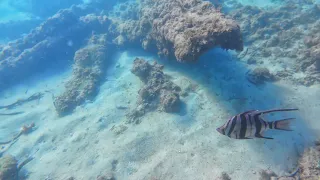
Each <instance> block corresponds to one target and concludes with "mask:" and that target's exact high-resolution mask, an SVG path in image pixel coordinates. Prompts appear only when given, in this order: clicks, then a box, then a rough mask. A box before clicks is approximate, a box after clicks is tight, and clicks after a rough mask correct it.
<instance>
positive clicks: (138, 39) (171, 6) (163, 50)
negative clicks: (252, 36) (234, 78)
mask: <svg viewBox="0 0 320 180" xmlns="http://www.w3.org/2000/svg"><path fill="white" fill-rule="evenodd" d="M127 7H129V8H130V9H127V11H132V8H133V11H138V12H136V14H138V15H135V16H133V17H131V18H130V17H127V18H129V19H127V18H126V19H121V20H117V21H114V26H115V28H113V29H115V31H114V32H115V34H117V33H118V36H117V37H116V38H115V41H114V42H115V43H117V42H119V43H118V45H123V44H125V45H127V43H124V42H128V43H132V42H135V43H136V44H141V45H142V47H143V48H144V49H146V50H154V51H157V52H158V54H159V55H160V56H165V57H167V56H175V57H176V59H177V60H178V61H197V60H198V57H199V56H200V55H201V54H202V53H203V52H205V51H207V50H209V49H210V48H212V47H215V46H220V47H222V48H223V49H232V50H239V51H241V50H242V49H243V41H242V35H241V33H240V27H239V26H238V24H237V23H236V22H235V21H233V20H231V19H229V18H226V17H224V15H223V14H222V13H221V12H220V11H219V10H217V9H215V7H214V6H213V5H212V3H210V2H208V1H202V0H188V1H179V0H158V1H154V0H144V1H140V4H139V3H138V4H137V5H136V6H135V7H132V6H127ZM136 7H139V8H136ZM133 14H135V13H133ZM137 17H139V18H138V19H137ZM120 39H121V41H120Z"/></svg>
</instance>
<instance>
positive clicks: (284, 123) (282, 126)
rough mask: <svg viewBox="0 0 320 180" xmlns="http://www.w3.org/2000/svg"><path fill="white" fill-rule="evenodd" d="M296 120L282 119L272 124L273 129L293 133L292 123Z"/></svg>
mask: <svg viewBox="0 0 320 180" xmlns="http://www.w3.org/2000/svg"><path fill="white" fill-rule="evenodd" d="M293 119H295V118H287V119H281V120H277V121H273V122H272V129H278V130H284V131H292V129H291V128H290V122H291V120H293Z"/></svg>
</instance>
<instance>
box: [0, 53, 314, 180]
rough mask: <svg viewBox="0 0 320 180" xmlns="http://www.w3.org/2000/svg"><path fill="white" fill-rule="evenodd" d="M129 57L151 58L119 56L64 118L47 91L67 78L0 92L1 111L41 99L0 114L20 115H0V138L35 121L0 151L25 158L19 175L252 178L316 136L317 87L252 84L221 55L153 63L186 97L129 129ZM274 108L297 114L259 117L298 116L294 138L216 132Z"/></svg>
mask: <svg viewBox="0 0 320 180" xmlns="http://www.w3.org/2000/svg"><path fill="white" fill-rule="evenodd" d="M136 57H142V58H145V59H147V60H150V61H151V60H153V59H158V58H156V57H152V56H151V55H150V54H145V53H144V52H135V51H133V50H129V51H124V52H119V53H118V55H117V56H116V57H115V59H114V60H115V61H116V63H115V64H114V66H113V67H110V68H109V69H108V70H107V72H108V75H107V77H106V81H105V82H104V83H103V85H102V86H101V88H100V92H99V94H98V96H97V97H96V99H95V100H94V101H92V102H87V103H86V104H84V105H83V106H80V107H78V108H77V109H76V110H75V112H74V113H72V114H71V115H68V116H65V117H63V118H59V117H58V116H57V114H56V112H55V109H54V105H53V101H52V93H53V94H59V93H60V92H62V91H63V88H64V82H66V80H67V79H68V78H69V77H70V74H71V72H65V73H59V74H56V75H54V76H52V75H50V76H47V77H46V76H41V77H43V78H42V79H40V78H34V79H33V80H30V81H29V82H25V83H24V84H21V85H19V86H17V87H13V88H12V89H9V90H6V91H5V92H4V93H3V94H1V96H0V102H1V104H0V105H5V104H10V103H12V102H15V101H16V100H18V99H19V98H25V97H28V96H30V95H32V94H33V93H38V92H42V93H45V95H44V97H43V98H41V99H40V100H39V101H32V102H29V103H26V104H23V105H21V106H18V107H16V108H15V109H12V110H1V111H0V113H3V112H16V111H23V112H24V113H23V114H19V115H15V116H1V121H0V129H1V131H0V138H1V141H2V140H6V139H8V138H10V137H12V136H13V135H14V134H15V133H18V132H19V129H20V127H21V126H23V125H24V124H30V123H32V122H34V123H35V125H36V128H35V129H34V131H32V132H31V133H29V134H27V135H23V136H21V137H20V138H19V139H18V141H17V142H16V143H15V144H14V145H13V146H12V147H11V148H10V149H9V150H8V151H7V152H6V154H11V155H13V156H15V157H16V158H17V159H18V160H22V159H25V158H26V157H28V156H33V157H34V159H33V160H32V161H31V162H29V163H28V164H27V165H26V166H24V168H23V169H22V171H21V172H20V174H21V175H22V176H25V177H26V179H30V180H31V179H47V180H49V179H54V180H56V179H57V180H60V179H61V180H65V179H68V178H70V177H74V178H75V179H76V180H90V179H96V177H97V176H98V175H108V174H109V175H110V174H113V175H114V176H115V177H116V178H117V179H120V180H121V179H128V180H130V179H132V180H133V179H135V180H136V179H141V180H144V179H145V180H147V179H148V180H149V179H172V180H181V179H184V180H188V179H190V180H198V179H199V180H200V179H201V180H204V179H217V178H218V177H219V176H220V175H221V173H222V172H226V173H227V174H229V176H230V177H231V178H232V179H239V180H241V179H248V178H249V179H258V178H259V171H260V170H262V169H270V170H272V171H275V172H276V173H278V174H279V175H281V174H285V173H287V172H288V171H291V170H292V169H294V168H295V167H296V162H297V157H298V155H299V154H301V153H302V152H303V150H304V148H306V147H307V146H308V145H309V143H310V142H311V141H312V140H314V138H316V137H317V136H318V135H319V134H315V132H317V131H318V132H319V129H320V123H319V118H318V117H319V115H320V112H319V111H317V109H319V106H320V102H319V101H318V95H319V92H320V86H319V85H315V86H312V87H308V88H307V87H302V86H297V85H292V84H289V83H288V82H282V81H280V82H277V83H267V84H265V85H262V86H259V87H256V86H255V85H253V84H250V83H249V82H248V81H247V80H246V79H245V72H246V71H247V68H248V67H246V64H244V63H242V62H241V61H238V60H235V59H233V58H232V56H230V55H228V54H226V53H224V52H222V51H220V50H213V51H211V52H209V53H207V54H205V55H204V56H203V57H201V59H200V62H199V63H197V64H194V65H187V64H179V63H176V62H174V61H168V60H159V59H158V63H160V64H164V65H165V69H164V72H165V73H166V74H168V75H170V77H171V78H172V81H173V82H174V83H176V84H177V85H179V86H180V87H181V88H182V89H189V93H188V94H189V95H188V96H186V97H182V101H183V104H184V105H183V107H182V110H181V112H180V113H177V114H168V113H164V112H160V111H153V112H149V113H147V114H146V115H144V116H143V118H142V121H141V123H140V124H128V123H126V116H125V115H126V113H127V112H128V111H130V109H133V108H134V107H135V105H136V104H135V103H136V101H137V97H138V90H139V89H140V88H141V86H142V82H141V81H140V80H139V78H138V77H136V76H135V75H133V74H132V73H131V72H130V68H131V67H132V64H133V60H134V59H135V58H136ZM190 89H191V90H190ZM119 107H122V108H119ZM283 107H292V108H295V107H298V108H299V109H300V110H299V111H298V112H288V113H279V114H278V113H277V114H274V115H272V116H270V117H267V119H269V120H275V119H281V118H283V116H285V117H296V118H297V120H296V121H295V122H294V124H293V125H294V131H293V132H282V131H269V132H268V133H267V134H266V136H271V137H274V138H275V139H274V140H264V139H254V140H234V139H229V138H228V137H225V136H222V135H220V134H219V133H218V132H217V131H216V130H215V129H216V128H217V127H219V126H220V125H222V124H223V123H224V122H225V121H226V120H227V119H228V118H229V117H230V116H232V115H234V114H235V113H239V112H241V111H245V110H249V109H271V108H283Z"/></svg>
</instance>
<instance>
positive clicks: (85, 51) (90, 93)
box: [54, 38, 108, 115]
mask: <svg viewBox="0 0 320 180" xmlns="http://www.w3.org/2000/svg"><path fill="white" fill-rule="evenodd" d="M93 39H94V38H93ZM107 62H108V52H107V48H106V46H104V45H101V44H89V45H87V46H86V47H84V48H81V49H80V50H78V51H77V52H76V53H75V56H74V64H73V75H72V77H71V79H70V80H69V81H68V82H67V83H66V90H65V92H64V93H63V94H61V95H60V96H58V97H56V98H55V100H54V105H55V108H56V110H57V112H58V114H59V115H65V114H68V113H70V112H72V111H73V110H74V108H76V107H77V106H78V105H81V104H82V103H83V102H85V101H86V100H90V99H92V98H94V97H95V95H96V93H97V92H98V89H99V85H100V82H101V80H102V79H103V76H104V74H105V70H104V68H105V65H106V63H107Z"/></svg>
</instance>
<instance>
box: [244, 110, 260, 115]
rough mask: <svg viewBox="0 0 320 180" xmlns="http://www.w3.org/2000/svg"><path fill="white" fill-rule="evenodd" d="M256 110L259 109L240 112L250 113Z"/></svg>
mask: <svg viewBox="0 0 320 180" xmlns="http://www.w3.org/2000/svg"><path fill="white" fill-rule="evenodd" d="M255 111H258V110H249V111H245V112H243V113H240V114H248V113H251V112H255Z"/></svg>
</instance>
